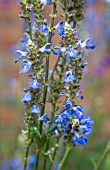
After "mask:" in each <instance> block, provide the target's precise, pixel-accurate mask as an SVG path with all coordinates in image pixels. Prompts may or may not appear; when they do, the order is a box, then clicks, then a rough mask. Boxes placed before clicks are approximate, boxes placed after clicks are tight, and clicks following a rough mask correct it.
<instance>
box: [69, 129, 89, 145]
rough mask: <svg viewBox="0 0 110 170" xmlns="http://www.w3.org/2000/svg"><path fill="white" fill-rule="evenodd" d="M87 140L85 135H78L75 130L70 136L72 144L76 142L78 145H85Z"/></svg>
mask: <svg viewBox="0 0 110 170" xmlns="http://www.w3.org/2000/svg"><path fill="white" fill-rule="evenodd" d="M87 141H88V139H87V136H82V135H79V134H78V133H77V132H76V133H75V135H74V136H73V137H72V142H73V144H74V146H75V145H76V144H78V143H79V144H80V145H85V144H86V143H87Z"/></svg>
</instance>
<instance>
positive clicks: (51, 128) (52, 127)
mask: <svg viewBox="0 0 110 170" xmlns="http://www.w3.org/2000/svg"><path fill="white" fill-rule="evenodd" d="M55 127H56V125H54V124H53V125H52V126H51V127H50V128H49V129H48V131H47V134H49V133H51V131H52V130H53V129H54V128H55Z"/></svg>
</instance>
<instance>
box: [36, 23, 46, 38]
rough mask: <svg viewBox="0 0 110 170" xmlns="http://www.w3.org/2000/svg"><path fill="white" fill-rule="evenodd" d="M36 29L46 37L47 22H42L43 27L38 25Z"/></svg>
mask: <svg viewBox="0 0 110 170" xmlns="http://www.w3.org/2000/svg"><path fill="white" fill-rule="evenodd" d="M38 29H39V30H40V31H41V32H44V33H45V34H46V35H47V34H48V28H47V22H44V23H43V25H40V24H38Z"/></svg>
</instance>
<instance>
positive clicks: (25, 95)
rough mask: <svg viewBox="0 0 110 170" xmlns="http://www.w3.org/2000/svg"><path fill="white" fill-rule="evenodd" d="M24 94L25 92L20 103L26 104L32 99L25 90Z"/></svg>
mask: <svg viewBox="0 0 110 170" xmlns="http://www.w3.org/2000/svg"><path fill="white" fill-rule="evenodd" d="M24 92H25V93H26V94H24V95H23V97H22V99H21V102H22V103H26V102H28V101H30V100H31V99H32V96H31V94H30V93H29V91H28V90H26V89H25V90H24Z"/></svg>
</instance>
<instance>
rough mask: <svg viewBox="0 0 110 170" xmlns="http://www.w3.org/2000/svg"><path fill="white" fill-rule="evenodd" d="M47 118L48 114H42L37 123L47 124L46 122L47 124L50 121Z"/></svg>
mask: <svg viewBox="0 0 110 170" xmlns="http://www.w3.org/2000/svg"><path fill="white" fill-rule="evenodd" d="M47 116H48V114H47V113H45V114H43V115H42V116H41V117H39V119H38V120H39V121H44V122H45V123H47V122H49V121H50V119H49V118H48V117H47Z"/></svg>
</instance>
